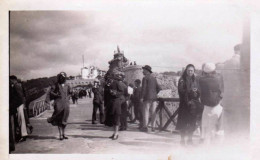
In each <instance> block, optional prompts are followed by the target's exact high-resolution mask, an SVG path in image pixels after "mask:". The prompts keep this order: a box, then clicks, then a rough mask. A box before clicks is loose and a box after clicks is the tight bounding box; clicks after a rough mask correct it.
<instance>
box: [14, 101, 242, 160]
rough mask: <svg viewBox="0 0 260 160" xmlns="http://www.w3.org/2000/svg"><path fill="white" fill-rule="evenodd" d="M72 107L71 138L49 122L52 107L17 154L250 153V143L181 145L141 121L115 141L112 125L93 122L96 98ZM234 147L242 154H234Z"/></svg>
mask: <svg viewBox="0 0 260 160" xmlns="http://www.w3.org/2000/svg"><path fill="white" fill-rule="evenodd" d="M70 109H71V110H70V117H69V124H68V126H67V128H66V131H67V132H66V134H67V136H68V137H69V139H68V140H63V141H60V140H58V129H57V127H54V126H52V125H51V124H48V123H47V121H46V119H47V117H49V116H51V114H52V112H53V110H48V111H45V112H44V113H43V114H41V115H40V116H39V117H36V118H31V123H32V125H33V126H34V131H33V134H32V135H30V136H29V137H28V138H27V140H26V141H25V142H21V143H18V144H17V145H16V150H15V152H13V153H41V154H45V153H46V154H49V153H59V154H70V153H84V154H88V153H89V154H133V155H136V154H146V155H149V154H167V155H169V154H173V157H176V158H178V157H182V158H184V157H185V156H186V157H189V156H191V154H192V155H193V157H196V156H197V157H201V156H204V158H205V157H206V156H207V155H211V154H208V153H212V154H213V155H220V154H224V155H226V156H227V155H230V156H231V159H232V158H233V157H234V156H235V159H240V158H245V156H246V155H245V153H246V152H245V148H246V146H243V147H242V148H238V147H237V146H236V147H234V146H232V145H231V146H226V148H225V150H221V151H220V150H219V149H223V147H220V148H218V149H212V148H210V147H205V146H201V145H198V138H197V137H195V138H194V143H195V145H194V146H186V147H182V146H181V145H180V144H179V140H180V137H179V135H178V134H176V133H171V132H158V131H157V132H155V133H144V132H140V131H139V130H138V129H137V127H138V126H137V124H129V128H128V130H127V131H123V132H120V136H119V139H118V140H116V141H114V140H111V139H109V138H108V137H109V136H111V135H112V133H113V132H112V128H110V127H105V126H104V125H101V124H95V125H93V124H91V114H92V99H89V98H83V99H80V100H79V104H77V105H73V104H71V105H70ZM239 146H240V147H241V146H242V145H239ZM234 148H235V149H236V150H238V151H237V152H238V153H240V154H232V153H233V152H234ZM240 150H241V152H240ZM241 154H242V155H241ZM232 156H233V157H232ZM210 157H211V158H212V156H210ZM188 159H189V158H188ZM213 159H214V158H213Z"/></svg>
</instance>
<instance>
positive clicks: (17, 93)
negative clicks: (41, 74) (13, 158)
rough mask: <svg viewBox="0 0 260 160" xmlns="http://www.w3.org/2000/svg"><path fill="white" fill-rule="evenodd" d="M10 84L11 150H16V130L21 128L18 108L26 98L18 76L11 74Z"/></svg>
mask: <svg viewBox="0 0 260 160" xmlns="http://www.w3.org/2000/svg"><path fill="white" fill-rule="evenodd" d="M9 85H10V86H9V152H11V151H14V150H15V141H16V131H17V130H19V126H18V119H17V116H16V115H17V108H18V107H19V106H21V105H22V104H23V103H24V98H23V95H22V88H21V87H20V86H19V85H18V84H17V77H16V76H10V83H9Z"/></svg>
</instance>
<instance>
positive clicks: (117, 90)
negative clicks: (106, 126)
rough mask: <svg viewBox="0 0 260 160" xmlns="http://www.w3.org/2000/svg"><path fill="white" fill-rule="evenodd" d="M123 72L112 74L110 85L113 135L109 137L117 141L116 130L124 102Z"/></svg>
mask: <svg viewBox="0 0 260 160" xmlns="http://www.w3.org/2000/svg"><path fill="white" fill-rule="evenodd" d="M123 76H124V73H123V72H120V71H118V72H116V73H115V74H114V80H113V82H112V83H111V85H110V95H111V110H110V115H112V116H113V118H112V123H113V126H114V134H113V135H112V136H111V137H109V138H112V139H113V140H116V139H118V130H119V124H120V115H121V106H122V103H123V102H124V101H125V97H124V94H125V88H124V83H123Z"/></svg>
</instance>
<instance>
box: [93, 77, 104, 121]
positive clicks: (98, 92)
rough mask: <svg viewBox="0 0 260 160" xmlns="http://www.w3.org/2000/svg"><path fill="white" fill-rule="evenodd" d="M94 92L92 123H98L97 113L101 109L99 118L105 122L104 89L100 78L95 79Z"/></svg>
mask: <svg viewBox="0 0 260 160" xmlns="http://www.w3.org/2000/svg"><path fill="white" fill-rule="evenodd" d="M92 92H93V94H94V98H93V113H92V124H96V122H95V121H96V120H97V119H96V114H97V110H98V109H99V119H100V123H101V124H103V123H104V110H103V104H104V103H103V101H104V98H103V97H104V90H103V87H102V86H101V85H100V82H99V80H95V81H94V87H93V88H92Z"/></svg>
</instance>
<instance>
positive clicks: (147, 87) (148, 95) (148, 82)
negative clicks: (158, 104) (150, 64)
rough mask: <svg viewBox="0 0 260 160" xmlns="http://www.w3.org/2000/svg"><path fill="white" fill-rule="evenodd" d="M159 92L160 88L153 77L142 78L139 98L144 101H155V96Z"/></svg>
mask: <svg viewBox="0 0 260 160" xmlns="http://www.w3.org/2000/svg"><path fill="white" fill-rule="evenodd" d="M160 90H161V87H160V86H159V84H158V82H157V80H156V78H155V77H153V76H152V75H147V76H145V77H144V78H143V80H142V94H141V98H143V99H144V101H147V100H156V99H157V94H158V93H159V91H160Z"/></svg>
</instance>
